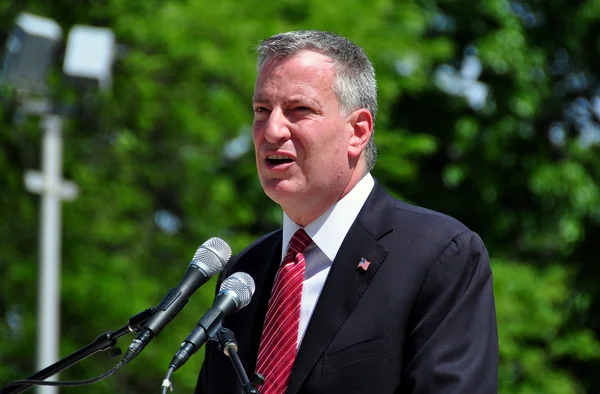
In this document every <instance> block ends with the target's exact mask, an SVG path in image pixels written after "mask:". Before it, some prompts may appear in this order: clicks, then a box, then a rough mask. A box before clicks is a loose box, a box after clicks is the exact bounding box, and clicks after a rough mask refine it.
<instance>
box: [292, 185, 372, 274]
mask: <svg viewBox="0 0 600 394" xmlns="http://www.w3.org/2000/svg"><path fill="white" fill-rule="evenodd" d="M374 185H375V181H374V180H373V177H372V176H371V174H370V173H367V175H365V176H364V177H363V178H362V179H361V180H360V181H359V182H358V183H357V184H356V186H354V188H353V189H352V190H350V192H349V193H348V194H346V195H345V196H344V197H343V198H342V199H341V200H340V201H338V202H336V203H335V204H333V205H332V206H331V207H329V209H328V210H327V211H325V212H324V213H323V214H322V215H321V216H319V217H318V218H317V219H315V220H314V221H313V222H311V223H310V224H308V225H307V226H306V227H304V230H305V231H306V233H307V234H308V236H309V237H311V238H312V240H313V242H314V243H315V244H316V245H317V246H318V247H319V249H321V251H322V252H323V253H325V255H326V256H327V257H328V258H329V260H331V261H332V262H333V260H334V259H335V256H336V255H337V252H338V250H339V249H340V246H341V245H342V241H343V240H344V238H346V234H347V233H348V230H350V226H352V223H354V220H355V219H356V217H357V216H358V213H359V212H360V210H361V208H362V206H363V205H364V203H365V201H367V198H368V197H369V194H370V193H371V190H373V186H374ZM300 228H301V227H300V226H298V225H297V224H296V223H294V221H293V220H292V219H290V218H289V216H288V215H287V214H286V213H285V212H284V213H283V245H282V249H281V259H282V260H283V258H284V257H285V254H286V252H287V248H288V245H289V243H290V240H291V239H292V236H293V235H294V233H295V232H296V231H297V230H298V229H300Z"/></svg>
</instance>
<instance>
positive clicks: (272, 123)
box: [265, 108, 291, 144]
mask: <svg viewBox="0 0 600 394" xmlns="http://www.w3.org/2000/svg"><path fill="white" fill-rule="evenodd" d="M290 135H291V133H290V128H289V122H288V119H287V118H286V117H285V114H284V113H283V112H282V111H281V109H279V108H273V109H272V110H271V113H270V114H269V117H268V119H267V120H266V122H265V139H266V140H267V141H269V142H270V143H272V144H274V143H277V142H281V141H286V140H288V139H289V138H290Z"/></svg>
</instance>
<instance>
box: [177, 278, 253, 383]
mask: <svg viewBox="0 0 600 394" xmlns="http://www.w3.org/2000/svg"><path fill="white" fill-rule="evenodd" d="M254 290H255V285H254V279H252V277H251V276H250V275H248V274H247V273H245V272H236V273H234V274H232V275H231V276H230V277H228V278H227V279H225V280H224V281H223V283H222V284H221V288H220V289H219V293H218V294H217V297H216V298H215V302H214V303H213V306H212V307H211V308H210V309H209V310H208V312H206V313H205V314H204V316H202V318H201V319H200V320H199V321H198V326H197V327H196V328H194V330H193V331H192V332H191V333H190V335H188V337H187V338H186V339H185V341H183V343H182V344H181V347H180V348H179V350H178V351H177V353H175V356H173V359H172V360H171V363H170V365H169V367H170V368H172V370H173V371H176V370H177V369H179V368H180V367H181V366H183V364H185V363H186V362H187V360H188V359H189V358H190V357H191V356H192V355H193V354H194V353H196V352H197V351H198V350H199V349H200V348H201V347H202V345H204V344H205V343H206V342H207V341H208V340H209V339H211V338H214V337H215V335H216V333H217V332H218V331H219V330H220V329H221V327H222V326H221V323H222V322H223V319H224V318H226V317H228V316H229V315H231V314H233V313H234V312H236V311H238V310H239V309H242V308H243V307H245V306H246V305H248V304H249V303H250V300H251V298H252V295H253V294H254Z"/></svg>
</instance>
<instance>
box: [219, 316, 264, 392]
mask: <svg viewBox="0 0 600 394" xmlns="http://www.w3.org/2000/svg"><path fill="white" fill-rule="evenodd" d="M216 337H217V338H216V340H217V342H218V343H219V351H222V352H223V353H224V354H225V355H226V356H228V357H229V358H230V359H231V363H232V364H233V369H235V372H236V374H237V376H238V378H239V379H240V382H241V384H242V389H243V390H244V391H243V392H244V393H245V394H259V392H258V390H257V389H256V387H255V386H254V384H255V383H258V384H262V383H263V382H264V378H263V377H262V376H261V375H260V374H258V373H256V372H255V373H254V375H253V381H252V382H251V381H250V379H248V374H246V371H245V370H244V366H243V365H242V361H241V360H240V357H239V356H238V354H237V351H238V344H237V340H236V339H235V335H233V331H231V330H230V329H228V328H225V327H221V329H220V330H219V331H218V332H217V335H216Z"/></svg>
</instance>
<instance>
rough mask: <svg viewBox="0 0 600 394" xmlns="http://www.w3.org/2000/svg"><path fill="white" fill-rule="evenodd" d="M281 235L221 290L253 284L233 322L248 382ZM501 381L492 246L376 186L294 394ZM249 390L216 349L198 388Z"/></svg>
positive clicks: (302, 361)
mask: <svg viewBox="0 0 600 394" xmlns="http://www.w3.org/2000/svg"><path fill="white" fill-rule="evenodd" d="M281 238H282V232H281V230H279V231H275V232H273V233H271V234H268V235H266V236H264V237H262V238H261V239H259V240H257V241H256V242H255V243H253V244H252V245H250V246H248V247H247V248H246V249H245V250H244V251H242V252H241V253H240V254H238V255H236V256H234V257H232V259H231V261H230V263H229V264H228V266H227V268H226V271H224V272H222V274H221V277H220V278H219V284H218V286H220V283H221V281H222V280H223V279H224V278H226V277H228V276H229V275H231V274H232V273H233V272H238V271H242V272H246V273H248V274H250V275H251V276H252V277H253V278H254V280H255V282H256V292H255V294H254V296H253V298H252V301H251V302H250V304H249V305H248V306H247V307H245V308H243V309H241V310H239V311H238V312H236V313H235V314H234V315H232V316H230V317H229V318H228V319H227V320H226V321H225V322H224V326H225V327H227V328H230V329H231V330H232V331H233V332H234V333H235V335H236V337H237V340H238V344H239V356H240V358H241V360H242V363H243V364H244V367H245V368H246V371H247V372H248V374H249V375H250V374H252V372H253V371H254V368H255V366H256V357H257V353H258V346H259V341H260V335H261V332H262V328H263V320H264V317H265V314H266V310H267V304H268V300H269V296H270V292H271V287H272V284H273V281H274V278H275V273H276V271H277V268H278V266H279V263H280V260H281V242H282V241H281ZM363 257H364V258H366V259H367V260H369V261H370V262H371V264H370V266H369V268H368V269H367V270H366V271H362V270H360V269H357V265H358V263H359V261H360V259H361V258H363ZM217 288H218V287H217ZM267 378H268V377H267ZM497 385H498V337H497V328H496V313H495V306H494V298H493V292H492V272H491V269H490V264H489V258H488V255H487V252H486V249H485V246H484V244H483V242H482V241H481V239H480V238H479V236H478V235H477V234H475V233H474V232H472V231H470V230H469V229H468V228H467V227H465V226H464V225H463V224H462V223H460V222H459V221H457V220H455V219H453V218H451V217H448V216H446V215H443V214H440V213H437V212H434V211H430V210H426V209H423V208H419V207H415V206H412V205H409V204H406V203H404V202H401V201H398V200H396V199H394V198H392V197H391V196H390V195H389V194H388V193H386V192H385V190H384V189H383V188H382V187H381V186H380V185H379V184H378V183H377V182H376V183H375V187H374V188H373V191H372V192H371V194H370V196H369V198H368V199H367V201H366V202H365V205H364V206H363V208H362V209H361V211H360V213H359V215H358V217H357V219H356V220H355V222H354V223H353V225H352V226H351V228H350V231H349V232H348V234H347V235H346V238H345V239H344V241H343V243H342V245H341V247H340V250H339V252H338V254H337V256H336V258H335V261H334V262H333V265H332V267H331V271H330V272H329V276H328V277H327V280H326V282H325V286H324V287H323V291H322V293H321V295H320V297H319V300H318V302H317V305H316V307H315V310H314V313H313V315H312V318H311V320H310V322H309V324H308V327H307V330H306V333H305V335H304V339H303V342H302V344H301V346H300V348H299V350H298V354H297V357H296V361H295V363H294V367H293V370H292V374H291V377H290V381H289V385H288V389H287V394H296V393H306V394H332V393H345V394H350V393H356V394H388V393H389V394H394V393H396V394H437V393H443V394H492V393H494V394H495V393H497V390H498V389H497ZM258 389H259V391H260V387H258ZM241 392H242V391H241V385H240V383H239V379H238V377H237V375H236V373H235V371H234V369H233V366H232V364H231V361H230V360H229V358H228V357H227V356H225V355H224V354H222V353H220V352H219V350H218V348H217V346H216V344H215V343H214V342H211V343H209V344H208V345H207V346H206V357H205V361H204V364H203V366H202V370H201V372H200V376H199V380H198V385H197V388H196V393H197V394H240V393H241Z"/></svg>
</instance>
